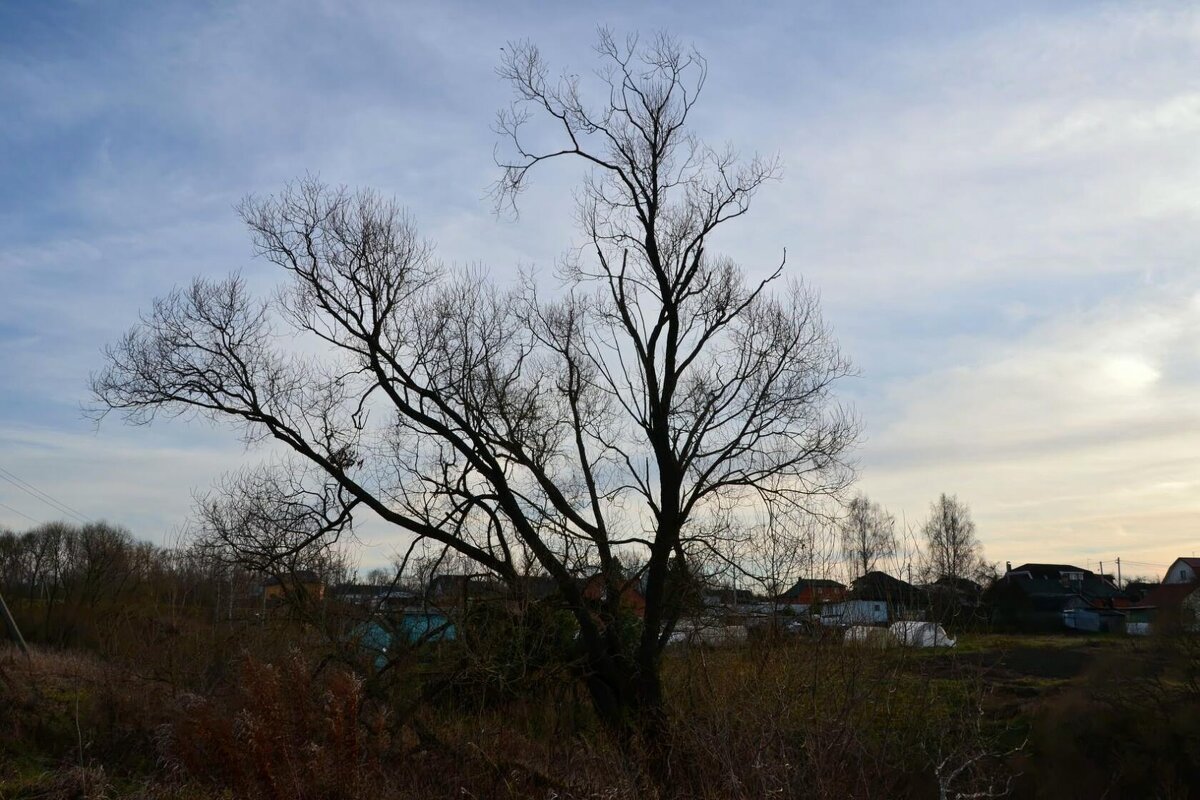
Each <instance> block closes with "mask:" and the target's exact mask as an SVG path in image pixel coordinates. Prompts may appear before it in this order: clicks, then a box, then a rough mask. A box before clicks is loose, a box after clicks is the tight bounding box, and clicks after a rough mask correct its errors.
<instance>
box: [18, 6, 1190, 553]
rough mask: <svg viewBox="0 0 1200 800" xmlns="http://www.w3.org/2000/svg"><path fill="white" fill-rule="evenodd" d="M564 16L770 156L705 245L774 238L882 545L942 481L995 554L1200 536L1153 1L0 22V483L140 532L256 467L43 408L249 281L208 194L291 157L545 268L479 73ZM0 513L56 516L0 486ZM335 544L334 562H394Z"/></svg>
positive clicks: (1172, 110) (543, 207)
mask: <svg viewBox="0 0 1200 800" xmlns="http://www.w3.org/2000/svg"><path fill="white" fill-rule="evenodd" d="M597 25H608V26H611V27H613V28H614V29H615V30H616V31H618V32H629V31H638V30H640V31H647V32H649V31H653V30H656V29H666V30H669V31H670V32H672V33H673V34H675V35H676V36H678V37H680V38H681V39H683V40H685V41H688V42H692V43H694V44H695V45H696V46H697V47H698V48H699V49H700V50H701V51H702V52H703V53H704V54H705V55H706V56H707V58H708V60H709V67H710V81H709V84H708V86H707V89H706V92H707V94H706V96H705V99H704V100H703V101H702V105H701V106H700V107H699V108H698V110H699V114H698V116H697V126H698V130H697V132H698V133H700V134H701V135H703V136H704V137H706V138H708V139H710V140H712V141H716V142H721V141H726V140H728V141H730V142H733V143H734V144H735V145H736V146H737V147H738V148H739V149H741V150H743V151H744V152H753V151H758V152H763V153H778V154H779V155H780V156H781V157H782V159H783V162H784V165H785V173H784V179H783V181H782V182H780V183H778V184H774V185H771V186H769V187H768V188H767V190H766V191H764V193H763V194H762V195H761V196H760V200H759V202H758V205H757V206H756V207H755V209H754V211H753V212H752V215H751V216H750V217H749V218H747V219H746V220H745V223H744V224H743V225H741V226H740V227H739V228H737V230H736V231H731V233H730V234H728V235H727V236H726V237H725V238H724V239H723V240H722V242H721V244H722V246H723V247H725V248H726V249H727V250H728V252H729V253H730V254H731V255H733V256H734V257H735V258H737V259H738V260H739V261H740V262H741V263H742V264H743V265H744V266H745V267H746V268H747V269H748V270H749V271H750V272H752V273H754V272H758V271H761V270H764V269H767V268H768V267H769V266H771V265H773V264H774V263H775V261H776V260H777V259H778V257H779V256H780V254H781V252H782V249H783V248H784V247H786V248H787V251H788V262H789V265H790V266H791V269H792V270H793V272H794V274H797V275H802V276H803V277H804V278H805V280H807V281H808V282H810V283H811V284H812V285H814V286H815V287H817V288H818V289H819V290H820V292H821V295H822V298H823V304H824V308H825V312H826V315H827V317H828V319H829V321H830V322H831V324H832V325H833V326H834V327H835V329H836V331H837V333H838V335H839V337H840V339H841V341H842V344H843V346H844V347H845V349H846V350H847V352H848V353H849V355H850V356H851V357H852V358H853V359H854V361H855V363H856V365H857V366H858V369H859V371H860V376H859V377H858V378H856V379H854V380H853V381H851V382H850V383H848V384H847V386H846V387H845V396H846V397H847V399H848V400H849V401H850V402H852V403H853V404H854V406H855V407H856V408H857V410H858V412H859V413H860V415H861V416H862V418H863V420H864V422H865V434H864V441H863V444H862V446H861V448H860V450H859V452H858V461H859V465H860V469H861V484H862V488H863V489H865V490H866V491H867V492H868V493H870V494H871V495H872V496H873V497H874V498H875V499H878V500H879V501H881V502H882V503H884V504H885V505H887V506H888V507H889V508H891V509H892V510H894V511H895V512H897V514H898V515H902V516H903V518H904V519H905V520H907V521H908V522H909V523H912V524H916V523H918V522H919V521H920V520H921V519H922V518H923V516H924V514H925V513H926V509H927V506H928V502H929V501H930V500H932V499H933V498H934V497H936V496H937V494H938V493H939V492H942V491H946V492H957V493H958V494H959V496H960V498H961V499H963V500H965V501H967V502H968V503H970V504H971V506H972V509H973V511H974V513H975V516H976V519H977V522H978V524H979V529H980V533H981V535H982V538H983V540H984V543H985V545H986V548H987V555H988V557H989V558H991V559H993V560H998V561H1004V560H1008V559H1011V560H1014V561H1025V560H1068V561H1074V562H1077V563H1078V562H1087V561H1089V560H1090V561H1091V562H1093V563H1094V562H1095V561H1096V560H1098V559H1105V560H1108V559H1111V558H1113V557H1115V556H1117V555H1121V556H1122V557H1123V558H1124V559H1125V560H1127V561H1141V562H1144V563H1146V564H1156V563H1165V562H1166V561H1169V560H1170V558H1171V557H1173V556H1174V555H1177V554H1182V553H1191V552H1192V551H1193V550H1197V549H1200V424H1198V423H1200V372H1198V369H1197V368H1198V367H1200V336H1198V335H1197V334H1200V271H1198V270H1197V266H1198V265H1197V263H1196V261H1197V255H1198V254H1200V224H1197V223H1198V222H1200V147H1198V146H1197V144H1198V142H1200V89H1198V88H1197V87H1200V83H1197V80H1196V76H1197V75H1198V74H1200V12H1198V11H1197V10H1196V9H1195V8H1194V6H1192V5H1191V4H1185V3H1178V4H1156V3H1139V4H1105V3H1093V2H1088V3H1067V2H1053V3H1045V4H1025V3H1004V4H997V3H976V4H971V3H962V2H945V3H934V2H929V3H918V2H913V3H847V2H829V3H817V2H810V3H804V2H801V3H791V2H789V3H777V4H772V3H759V4H746V3H741V4H715V3H713V4H709V3H696V2H689V3H667V4H658V5H655V6H654V7H653V8H650V7H648V4H644V3H628V4H626V3H607V4H604V5H602V6H599V5H597V6H589V5H585V4H558V5H545V4H533V3H527V4H520V3H514V4H507V3H506V4H500V3H449V2H447V3H439V4H430V5H428V6H415V5H414V6H410V5H404V4H400V3H383V2H348V1H346V2H288V3H283V2H253V3H235V2H211V3H183V2H180V3H166V2H154V3H150V2H146V3H137V2H124V3H99V2H78V3H54V2H43V3H22V2H0V108H2V109H3V110H4V113H3V114H0V153H2V154H3V157H0V370H2V371H3V372H2V374H3V375H5V376H6V377H5V380H4V382H3V384H2V385H3V390H2V391H0V467H4V468H5V469H7V470H9V471H11V472H12V473H14V474H16V475H18V476H20V477H21V478H23V479H24V480H26V481H28V482H30V483H32V484H34V485H36V486H37V487H39V488H41V489H43V490H45V491H47V492H49V493H50V494H52V495H54V496H56V497H59V498H61V499H62V500H64V501H66V502H67V503H69V504H70V505H72V506H73V507H75V508H78V509H80V510H81V511H83V512H84V513H85V514H87V515H88V516H91V517H103V518H108V519H111V520H114V521H118V522H121V523H124V524H127V525H128V526H129V527H131V528H132V529H133V530H134V532H135V533H136V534H138V535H139V536H143V537H146V538H150V539H153V540H156V541H169V540H170V539H171V537H172V536H173V535H174V532H175V531H176V530H178V528H179V527H180V526H181V525H182V523H183V522H184V521H185V519H186V517H187V513H188V509H189V507H190V504H191V492H192V491H193V490H194V489H197V488H199V489H203V488H205V487H207V486H208V485H210V484H211V482H212V481H213V480H214V479H215V478H216V477H217V476H218V475H219V474H220V473H221V472H222V471H224V470H227V469H230V468H234V467H236V466H238V465H239V464H240V463H243V462H244V461H245V460H247V459H254V458H256V457H257V456H256V454H254V453H247V452H245V451H244V450H243V449H242V448H241V446H240V445H239V444H238V443H237V441H236V439H235V438H234V436H233V434H231V433H229V432H228V431H223V430H220V429H214V428H211V427H208V426H203V425H197V424H190V425H188V424H179V423H176V424H157V425H155V426H153V427H151V428H127V427H124V426H122V425H121V424H120V423H119V422H118V421H116V420H110V421H107V422H106V423H105V424H103V425H102V426H101V427H100V428H99V430H96V429H95V428H94V427H93V426H92V425H91V423H89V422H87V421H86V420H84V419H83V417H82V414H81V413H80V406H81V404H82V403H83V402H85V401H86V399H87V395H86V381H87V376H88V373H89V371H91V370H94V369H96V368H98V366H99V365H100V362H101V353H100V350H101V347H102V346H103V344H104V343H105V342H108V341H112V340H114V339H115V338H116V337H117V336H119V335H120V333H121V332H122V331H123V330H124V329H125V328H126V327H127V326H128V325H129V324H130V323H131V322H132V321H133V320H134V319H135V318H136V316H137V313H138V310H139V309H141V308H145V307H147V306H148V305H149V303H150V302H151V300H152V299H153V298H154V297H155V296H157V295H160V294H163V293H165V292H166V291H169V290H170V289H171V288H172V287H173V286H176V285H178V284H181V283H183V282H185V281H187V280H188V279H190V277H191V276H193V275H195V274H208V275H221V274H225V273H227V272H229V271H230V270H233V269H241V270H243V271H245V273H246V274H247V275H248V276H250V278H251V280H254V281H258V282H260V283H261V285H263V286H268V285H270V283H271V282H272V280H273V276H272V275H271V273H270V272H269V271H268V270H267V267H266V265H265V264H263V263H262V262H256V261H254V260H252V259H251V254H250V247H249V243H248V240H247V237H246V236H245V234H244V232H243V230H242V229H241V226H240V224H239V222H238V220H237V218H236V216H235V214H234V213H233V210H232V209H233V206H234V204H235V203H237V201H238V200H239V199H240V198H241V197H243V196H244V195H246V194H249V193H267V192H271V191H274V190H277V189H278V188H280V187H281V186H282V184H283V183H284V182H285V181H287V180H289V179H291V178H294V177H297V176H299V175H303V174H304V173H306V172H312V173H317V174H319V175H320V176H321V177H323V178H324V179H326V180H327V181H330V182H333V183H346V184H350V185H367V186H372V187H375V188H377V189H379V190H381V191H383V192H384V193H387V194H393V195H395V196H397V197H398V198H399V199H400V200H401V202H403V203H404V204H405V205H407V206H409V207H410V208H411V209H412V211H413V212H414V214H415V216H416V218H417V219H418V221H419V223H420V225H421V227H422V229H423V231H424V232H425V233H426V234H427V235H428V236H430V237H431V238H432V239H434V240H435V241H436V242H437V245H438V251H439V253H440V255H441V256H442V258H444V259H445V260H447V261H449V262H452V263H457V264H479V265H482V266H484V267H485V268H486V269H488V270H489V271H490V272H491V273H492V274H493V275H494V276H495V277H496V278H497V279H498V280H504V279H506V277H507V276H510V275H513V274H515V272H516V270H517V269H518V267H522V266H525V267H533V268H539V269H547V270H548V269H549V268H550V267H551V266H552V264H553V262H554V259H555V258H556V256H558V255H559V254H560V253H562V252H563V251H564V250H565V249H566V248H567V247H569V246H570V244H571V243H572V242H573V241H574V240H575V238H576V232H575V231H574V230H573V228H572V227H571V218H570V204H569V202H567V201H568V200H569V197H570V195H569V192H570V188H571V186H572V184H573V183H574V182H575V181H577V180H578V179H579V177H580V174H579V173H578V172H577V171H572V170H570V169H564V170H561V171H558V172H553V173H547V174H545V175H543V176H542V179H541V180H540V181H539V182H538V183H537V184H536V185H535V186H534V188H533V189H532V190H531V191H530V192H529V193H528V194H527V196H526V198H525V202H524V207H523V214H522V216H521V218H520V219H519V220H516V221H513V220H509V219H500V218H497V217H495V216H493V215H492V214H491V213H490V206H489V203H488V202H487V200H486V199H485V198H484V194H485V191H486V189H487V186H488V184H489V183H490V182H491V180H492V179H493V178H494V176H495V172H494V167H493V164H492V148H493V145H494V144H495V142H496V138H495V135H494V134H493V133H492V131H491V129H490V124H491V122H492V119H493V117H494V114H495V111H496V110H497V109H498V108H500V107H501V106H503V105H504V104H505V103H506V102H507V99H508V94H507V91H506V89H505V87H504V86H503V85H502V84H501V83H500V82H499V80H498V79H497V78H496V76H495V72H494V69H495V67H496V65H497V63H498V56H499V51H500V48H501V47H502V46H504V45H505V43H506V41H508V40H513V39H523V38H528V39H531V40H533V41H534V42H536V43H538V44H539V45H540V46H541V47H542V49H543V50H544V51H545V52H546V54H547V56H548V57H549V59H550V60H551V62H552V63H553V64H555V65H560V66H562V67H563V68H569V69H571V70H574V71H580V70H586V69H589V68H590V67H591V66H592V63H593V62H592V61H591V57H590V50H589V46H590V45H591V43H592V42H593V41H594V31H595V28H596V26H597ZM0 503H3V504H5V505H8V506H11V507H12V508H14V509H17V510H18V511H20V512H23V513H24V514H27V515H29V516H30V517H33V518H36V519H49V518H52V517H53V516H54V514H55V512H54V511H53V510H52V509H50V508H48V507H47V506H45V505H44V504H41V503H39V501H37V500H35V499H34V498H32V497H30V496H29V495H28V494H24V493H22V492H21V491H20V490H18V489H17V488H15V487H13V486H12V485H11V484H7V483H0ZM0 524H6V525H9V526H12V527H24V526H25V525H27V524H28V520H27V519H25V518H23V517H21V516H18V515H16V514H13V513H12V512H10V511H8V510H6V509H4V508H2V507H0ZM364 538H365V539H367V540H368V544H370V545H371V547H369V548H368V549H367V550H366V551H365V552H364V556H363V560H364V563H366V564H370V563H374V562H377V561H382V560H385V559H386V558H387V557H388V554H389V553H390V550H391V549H392V548H393V547H394V546H395V545H396V542H397V541H398V540H397V539H396V538H395V537H394V536H393V535H392V534H390V533H388V532H387V531H385V530H382V529H378V528H375V527H371V526H368V527H367V528H366V529H364ZM1146 571H1153V569H1151V568H1147V570H1146Z"/></svg>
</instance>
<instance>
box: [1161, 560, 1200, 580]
mask: <svg viewBox="0 0 1200 800" xmlns="http://www.w3.org/2000/svg"><path fill="white" fill-rule="evenodd" d="M1197 582H1200V558H1177V559H1175V560H1174V561H1172V562H1171V566H1169V567H1167V574H1166V576H1165V577H1164V578H1163V583H1197Z"/></svg>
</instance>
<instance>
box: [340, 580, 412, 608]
mask: <svg viewBox="0 0 1200 800" xmlns="http://www.w3.org/2000/svg"><path fill="white" fill-rule="evenodd" d="M329 595H330V597H332V598H334V599H336V600H339V601H341V602H343V603H349V604H351V605H356V606H364V607H366V608H370V609H373V610H378V609H382V608H396V607H404V606H411V605H418V604H419V603H420V601H421V595H420V594H419V593H417V592H410V591H406V590H404V589H401V588H399V587H396V586H376V585H373V584H364V583H343V584H341V585H339V586H335V587H333V588H332V589H330V590H329Z"/></svg>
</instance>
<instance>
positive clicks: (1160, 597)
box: [1138, 583, 1196, 608]
mask: <svg viewBox="0 0 1200 800" xmlns="http://www.w3.org/2000/svg"><path fill="white" fill-rule="evenodd" d="M1194 591H1196V584H1194V583H1160V584H1159V585H1158V586H1156V587H1154V588H1153V589H1151V590H1150V592H1149V593H1148V594H1147V595H1146V596H1145V597H1143V598H1142V600H1141V602H1140V603H1138V605H1139V606H1152V607H1154V608H1170V607H1172V606H1177V605H1179V604H1180V603H1182V602H1183V599H1184V598H1185V597H1187V596H1188V595H1190V594H1191V593H1192V592H1194Z"/></svg>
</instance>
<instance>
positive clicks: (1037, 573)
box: [1010, 564, 1095, 580]
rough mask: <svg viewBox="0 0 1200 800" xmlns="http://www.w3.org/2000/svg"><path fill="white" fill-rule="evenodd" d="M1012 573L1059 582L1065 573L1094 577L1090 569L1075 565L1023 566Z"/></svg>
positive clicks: (1012, 570) (1015, 568) (1014, 569)
mask: <svg viewBox="0 0 1200 800" xmlns="http://www.w3.org/2000/svg"><path fill="white" fill-rule="evenodd" d="M1010 572H1028V573H1029V574H1031V575H1032V576H1033V577H1035V578H1054V579H1055V580H1057V579H1058V578H1060V577H1062V574H1063V573H1064V572H1082V573H1083V574H1084V575H1094V574H1095V573H1094V572H1092V571H1091V570H1090V569H1084V568H1083V567H1076V566H1074V565H1073V564H1022V565H1021V566H1019V567H1013V568H1012V569H1011V570H1010Z"/></svg>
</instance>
